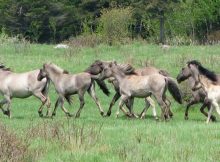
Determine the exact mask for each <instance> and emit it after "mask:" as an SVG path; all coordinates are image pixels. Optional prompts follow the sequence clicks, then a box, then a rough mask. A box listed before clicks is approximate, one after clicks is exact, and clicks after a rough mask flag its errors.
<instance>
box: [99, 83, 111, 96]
mask: <svg viewBox="0 0 220 162" xmlns="http://www.w3.org/2000/svg"><path fill="white" fill-rule="evenodd" d="M95 81H96V83H97V84H98V86H99V88H100V89H101V90H102V92H103V93H104V94H105V95H106V96H109V94H110V91H109V90H108V87H107V85H106V84H105V82H104V81H103V80H99V79H95Z"/></svg>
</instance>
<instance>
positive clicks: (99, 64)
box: [84, 60, 102, 75]
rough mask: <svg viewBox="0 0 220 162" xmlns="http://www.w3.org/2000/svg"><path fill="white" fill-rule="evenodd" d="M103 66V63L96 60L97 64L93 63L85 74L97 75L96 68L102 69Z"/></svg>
mask: <svg viewBox="0 0 220 162" xmlns="http://www.w3.org/2000/svg"><path fill="white" fill-rule="evenodd" d="M101 65H102V61H100V60H95V62H94V63H92V64H91V65H90V66H89V67H88V68H87V69H86V70H84V72H87V73H90V74H93V75H97V71H96V69H95V67H100V68H102V67H101Z"/></svg>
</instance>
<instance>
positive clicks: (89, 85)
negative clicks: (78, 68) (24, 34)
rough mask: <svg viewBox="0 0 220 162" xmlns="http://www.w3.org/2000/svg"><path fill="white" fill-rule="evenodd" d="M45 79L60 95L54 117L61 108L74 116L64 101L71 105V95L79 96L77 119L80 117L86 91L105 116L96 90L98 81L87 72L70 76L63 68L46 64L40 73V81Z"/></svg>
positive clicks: (68, 114)
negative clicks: (47, 79) (49, 81)
mask: <svg viewBox="0 0 220 162" xmlns="http://www.w3.org/2000/svg"><path fill="white" fill-rule="evenodd" d="M45 77H47V78H49V79H50V80H51V81H52V83H53V85H54V87H55V89H56V91H57V93H58V95H59V97H58V99H57V101H56V104H55V108H54V110H53V113H52V116H55V115H56V110H57V107H58V106H61V108H62V110H63V111H64V112H65V114H66V115H67V116H69V117H71V116H72V115H71V114H70V113H69V112H68V111H67V110H66V108H65V107H64V101H65V99H66V100H67V102H68V103H69V104H71V95H74V94H78V97H79V101H80V107H79V109H78V111H77V113H76V115H75V117H76V118H77V117H80V113H81V110H82V108H83V107H84V104H85V101H84V94H85V92H86V91H87V92H88V93H89V95H90V96H91V97H92V98H93V100H94V101H95V103H96V105H97V106H98V109H99V111H100V114H101V115H102V116H103V115H104V111H103V109H102V107H101V104H100V102H99V100H98V98H97V97H96V94H95V89H94V81H97V77H95V76H93V75H91V74H89V73H87V72H82V73H78V74H69V72H68V71H66V70H63V69H62V68H60V67H58V66H57V65H55V64H53V63H45V64H44V65H43V69H41V70H40V73H39V75H38V80H41V79H43V78H45ZM98 85H99V84H98ZM100 88H103V87H100ZM103 92H104V93H105V92H106V91H103ZM106 95H108V94H106Z"/></svg>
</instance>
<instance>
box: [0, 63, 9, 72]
mask: <svg viewBox="0 0 220 162" xmlns="http://www.w3.org/2000/svg"><path fill="white" fill-rule="evenodd" d="M0 69H1V70H3V71H11V69H10V68H8V67H6V66H5V65H4V64H0Z"/></svg>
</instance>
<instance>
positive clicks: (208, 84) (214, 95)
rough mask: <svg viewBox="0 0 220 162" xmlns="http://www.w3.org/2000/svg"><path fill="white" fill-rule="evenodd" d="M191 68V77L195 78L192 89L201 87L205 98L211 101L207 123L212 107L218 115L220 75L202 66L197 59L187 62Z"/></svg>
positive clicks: (219, 108) (219, 110)
mask: <svg viewBox="0 0 220 162" xmlns="http://www.w3.org/2000/svg"><path fill="white" fill-rule="evenodd" d="M187 66H188V67H189V69H190V70H191V73H192V77H193V78H194V79H195V85H194V87H193V88H192V89H193V90H197V89H203V90H204V91H205V93H206V98H205V100H206V101H208V102H210V103H211V107H210V110H209V112H208V117H207V120H206V123H209V121H210V118H211V114H212V111H213V109H214V108H215V109H216V111H217V113H218V114H219V115H220V107H219V103H220V76H219V75H217V74H216V73H214V72H213V71H210V70H209V69H207V68H205V67H204V66H202V64H201V63H200V62H199V61H197V60H192V61H189V62H188V63H187Z"/></svg>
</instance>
